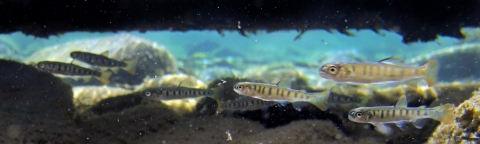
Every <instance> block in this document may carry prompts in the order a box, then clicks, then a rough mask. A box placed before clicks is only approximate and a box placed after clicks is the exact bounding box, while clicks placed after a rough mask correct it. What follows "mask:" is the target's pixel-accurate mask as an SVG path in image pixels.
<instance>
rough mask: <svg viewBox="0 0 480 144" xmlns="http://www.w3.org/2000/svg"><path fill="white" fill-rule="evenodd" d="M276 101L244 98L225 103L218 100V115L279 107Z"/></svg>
mask: <svg viewBox="0 0 480 144" xmlns="http://www.w3.org/2000/svg"><path fill="white" fill-rule="evenodd" d="M277 104H278V103H277V102H275V101H263V100H261V99H256V98H251V97H243V98H239V99H236V100H233V101H227V102H223V101H221V100H217V113H220V112H222V111H224V110H258V109H264V108H268V107H270V106H274V105H277Z"/></svg>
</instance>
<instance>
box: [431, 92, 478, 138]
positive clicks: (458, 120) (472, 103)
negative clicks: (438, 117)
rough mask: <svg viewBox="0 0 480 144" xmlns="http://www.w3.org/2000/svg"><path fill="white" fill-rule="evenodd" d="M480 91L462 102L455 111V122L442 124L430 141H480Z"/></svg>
mask: <svg viewBox="0 0 480 144" xmlns="http://www.w3.org/2000/svg"><path fill="white" fill-rule="evenodd" d="M479 104H480V91H475V92H473V96H472V97H471V98H470V99H468V100H466V101H465V102H463V103H462V104H460V105H459V106H458V107H457V108H456V109H455V111H454V115H455V122H454V123H452V124H441V125H440V126H438V127H437V129H436V130H435V132H434V133H433V134H432V136H431V137H430V139H429V141H428V143H430V144H437V143H456V144H470V143H478V142H480V129H479V128H480V105H479Z"/></svg>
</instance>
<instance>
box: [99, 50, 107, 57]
mask: <svg viewBox="0 0 480 144" xmlns="http://www.w3.org/2000/svg"><path fill="white" fill-rule="evenodd" d="M100 55H102V56H108V50H107V51H104V52H103V53H101V54H100Z"/></svg>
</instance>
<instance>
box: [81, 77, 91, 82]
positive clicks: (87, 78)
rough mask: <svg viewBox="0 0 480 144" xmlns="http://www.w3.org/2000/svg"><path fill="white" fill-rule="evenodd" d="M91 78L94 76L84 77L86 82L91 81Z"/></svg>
mask: <svg viewBox="0 0 480 144" xmlns="http://www.w3.org/2000/svg"><path fill="white" fill-rule="evenodd" d="M91 78H92V77H84V78H83V81H84V82H89V81H90V79H91Z"/></svg>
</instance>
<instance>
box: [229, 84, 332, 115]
mask: <svg viewBox="0 0 480 144" xmlns="http://www.w3.org/2000/svg"><path fill="white" fill-rule="evenodd" d="M233 87H234V88H233V90H234V91H235V92H237V93H238V94H240V95H244V96H249V97H253V98H257V99H261V100H265V101H277V102H280V103H284V102H291V103H292V105H293V107H295V109H297V110H299V109H301V107H303V106H304V104H303V103H294V102H309V103H311V104H313V105H315V106H317V107H318V108H319V109H321V110H323V111H325V110H327V98H328V94H327V95H325V94H323V93H307V92H305V91H299V90H294V89H289V88H286V87H279V86H278V84H277V85H272V84H266V83H254V82H238V83H236V84H235V85H234V86H233ZM327 92H328V91H327Z"/></svg>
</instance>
